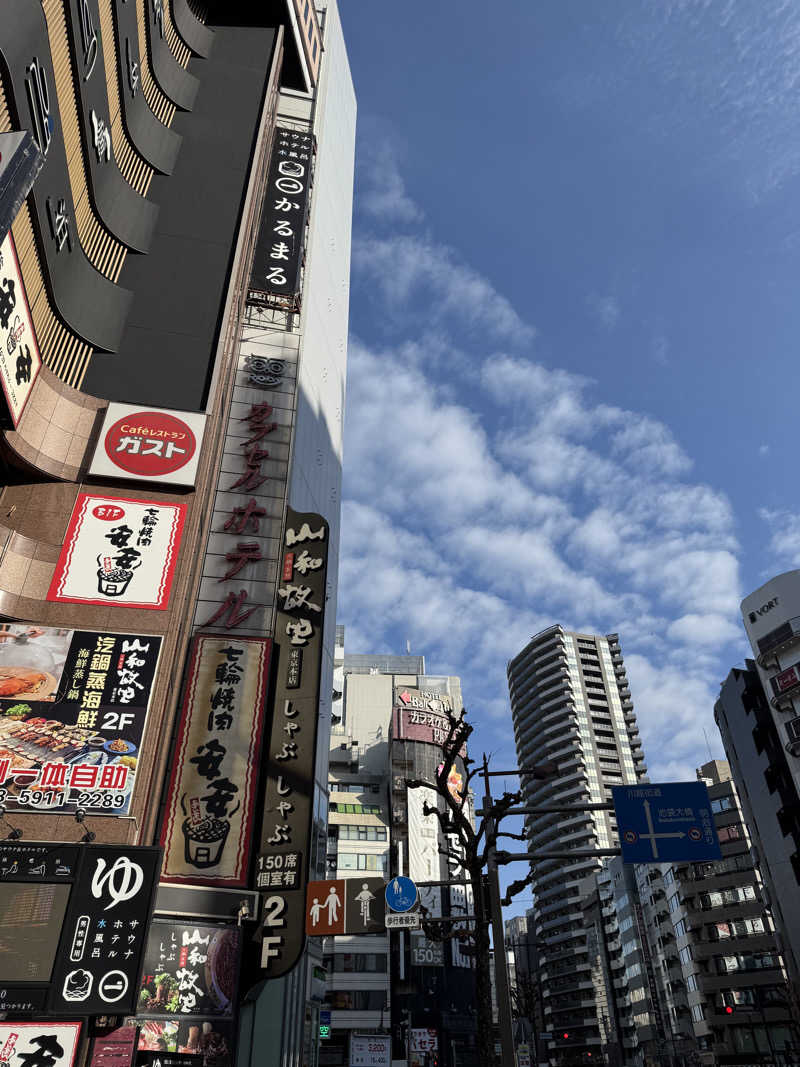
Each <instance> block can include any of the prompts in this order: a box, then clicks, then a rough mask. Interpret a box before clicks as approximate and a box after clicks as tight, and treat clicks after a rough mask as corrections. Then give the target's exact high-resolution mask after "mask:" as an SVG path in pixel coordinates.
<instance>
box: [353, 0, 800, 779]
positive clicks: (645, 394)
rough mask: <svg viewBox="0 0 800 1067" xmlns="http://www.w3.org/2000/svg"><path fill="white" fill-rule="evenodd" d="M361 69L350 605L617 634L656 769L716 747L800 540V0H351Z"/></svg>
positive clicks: (491, 681) (480, 651)
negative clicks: (767, 584) (764, 587)
mask: <svg viewBox="0 0 800 1067" xmlns="http://www.w3.org/2000/svg"><path fill="white" fill-rule="evenodd" d="M340 7H341V12H342V19H343V23H344V28H345V35H346V39H347V43H348V49H349V54H350V62H351V67H352V71H353V77H354V81H355V86H356V92H357V95H358V101H359V140H358V155H357V185H356V198H355V229H354V244H353V277H352V289H351V345H350V355H349V360H350V362H349V384H348V406H347V416H346V419H347V421H346V449H345V486H344V505H343V535H342V536H343V560H342V568H341V573H340V595H339V605H340V609H339V610H340V621H341V622H344V623H345V624H346V626H347V648H348V649H349V651H352V652H356V651H358V652H367V651H376V652H377V651H395V652H401V651H403V650H404V648H405V641H406V639H409V640H410V641H411V646H412V650H413V651H415V652H424V653H425V655H426V659H427V665H428V670H429V672H430V673H452V674H458V675H460V676H461V678H462V682H463V688H464V697H465V703H466V706H467V709H468V710H469V711H470V713H471V715H472V718H473V720H474V721H475V722H476V723H477V725H478V728H477V731H476V738H475V740H476V745H474V746H473V748H475V747H477V748H478V749H479V750H480V749H481V748H486V749H487V750H490V751H492V752H494V753H496V758H497V759H498V760H499V761H500V762H501V763H505V764H508V765H511V764H509V760H511V763H512V764H513V760H514V747H513V734H512V730H511V721H510V715H509V712H508V699H507V690H506V684H505V664H506V661H507V660H508V659H509V658H510V657H511V656H513V655H514V654H515V653H516V652H517V651H519V649H520V648H522V647H523V646H524V644H525V643H526V641H527V640H528V638H529V637H530V635H531V634H533V633H535V632H537V631H538V630H540V629H542V628H543V627H545V626H547V625H550V624H551V623H553V622H561V623H563V624H564V625H565V626H567V627H570V628H573V627H574V628H579V629H585V630H590V631H595V632H600V633H606V632H611V631H615V632H618V633H619V634H620V639H621V643H622V649H623V653H624V655H625V659H626V664H627V667H628V673H629V677H630V681H631V689H632V694H633V699H634V705H635V708H636V712H637V715H638V718H639V722H640V726H641V730H642V738H643V744H644V749H645V754H646V756H647V762H648V764H649V768H650V775H651V778H652V779H653V780H670V779H672V780H678V779H681V778H683V779H686V778H692V777H693V776H694V768H695V767H696V766H697V765H699V763H701V762H702V761H703V760H704V759H707V758H708V750H707V748H706V744H705V740H704V736H703V729H704V728H705V730H706V731H707V733H708V736H709V740H710V743H711V748H712V751H713V753H714V755H715V756H721V755H722V749H721V745H720V743H719V739H718V734H717V731H716V728H715V726H714V722H713V702H714V699H715V695H716V693H717V692H718V689H719V683H720V682H721V681H722V679H723V678H724V677H725V675H726V674H727V671H728V670H729V668H730V667H731V666H733V665H734V664H736V663H741V661H742V660H743V658H744V656H745V655H746V654H747V652H748V647H747V644H746V641H745V637H744V632H743V630H742V627H741V623H740V621H739V613H738V603H739V600H740V599H741V596H742V595H744V593H746V592H749V591H751V590H752V589H754V588H755V587H756V586H757V585H759V584H761V582H762V581H763V580H765V578H766V577H768V576H770V575H771V574H774V573H777V572H779V571H780V570H783V569H786V568H788V567H790V566H795V565H797V563H798V561H799V560H800V514H799V513H800V504H798V492H797V490H796V489H795V487H794V486H793V484H792V483H791V481H790V479H789V478H788V470H789V469H790V468H789V464H788V463H787V459H788V458H789V456H791V454H792V450H793V446H794V433H795V425H796V421H797V420H796V407H797V399H796V395H797V373H796V366H797V349H798V338H799V337H800V300H798V294H797V288H798V279H799V278H800V215H799V214H798V211H797V207H796V205H797V203H798V194H800V128H799V127H798V121H797V115H798V104H799V103H800V12H799V11H798V9H797V7H796V5H793V4H791V3H790V2H788V0H739V2H737V0H635V2H634V0H625V2H623V0H604V2H603V3H602V4H596V3H587V2H586V0H537V2H536V3H521V2H515V3H510V2H503V3H497V4H493V5H491V6H487V5H486V4H483V3H480V4H479V3H477V2H475V0H466V2H464V3H461V4H459V5H457V6H454V5H451V4H438V3H430V2H429V0H427V2H420V0H412V2H409V3H405V4H393V5H390V4H383V3H367V4H365V3H363V2H362V0H340Z"/></svg>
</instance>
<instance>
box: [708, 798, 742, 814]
mask: <svg viewBox="0 0 800 1067" xmlns="http://www.w3.org/2000/svg"><path fill="white" fill-rule="evenodd" d="M711 810H712V811H713V812H714V814H715V815H719V814H720V812H723V811H735V810H736V804H735V802H734V799H733V797H731V796H728V797H717V798H716V800H712V801H711Z"/></svg>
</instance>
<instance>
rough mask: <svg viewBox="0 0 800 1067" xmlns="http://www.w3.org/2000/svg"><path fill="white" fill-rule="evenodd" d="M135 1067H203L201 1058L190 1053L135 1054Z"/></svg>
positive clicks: (197, 1054)
mask: <svg viewBox="0 0 800 1067" xmlns="http://www.w3.org/2000/svg"><path fill="white" fill-rule="evenodd" d="M136 1067H203V1057H202V1056H201V1055H199V1053H196V1054H192V1053H190V1052H137V1053H136Z"/></svg>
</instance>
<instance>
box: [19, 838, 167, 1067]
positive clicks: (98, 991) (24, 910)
mask: <svg viewBox="0 0 800 1067" xmlns="http://www.w3.org/2000/svg"><path fill="white" fill-rule="evenodd" d="M0 864H1V866H0V900H2V908H0V941H2V943H3V952H2V953H1V954H0V984H1V985H2V986H3V987H4V989H5V993H6V995H7V996H8V994H9V993H12V994H13V993H14V992H15V991H17V992H19V991H22V990H24V991H25V992H26V994H28V995H31V994H33V993H36V992H38V993H39V994H40V997H41V995H42V994H43V997H42V999H43V1001H44V1003H45V1012H44V1014H54V1015H65V1014H68V1013H69V1012H76V1013H80V1014H81V1015H100V1014H105V1015H109V1014H114V1015H116V1014H120V1015H123V1014H127V1013H130V1012H132V1011H134V1010H135V1007H136V1002H137V997H138V989H137V981H138V977H139V973H140V971H141V966H142V958H143V954H144V948H145V944H146V941H147V932H148V929H149V926H150V919H151V916H152V911H153V904H154V900H155V891H156V887H157V885H158V876H159V871H160V868H161V849H159V848H153V847H150V846H136V845H64V844H60V843H55V844H53V843H47V844H44V843H37V844H31V845H28V844H26V843H24V842H18V843H14V844H13V845H12V844H4V845H3V846H2V848H0ZM32 916H35V921H34V920H33V919H32ZM3 1058H5V1057H3Z"/></svg>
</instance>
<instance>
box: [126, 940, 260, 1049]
mask: <svg viewBox="0 0 800 1067" xmlns="http://www.w3.org/2000/svg"><path fill="white" fill-rule="evenodd" d="M241 953H242V932H241V929H240V928H239V927H238V926H222V925H210V924H209V925H197V924H195V923H188V922H168V921H161V920H160V919H157V920H156V921H155V922H154V923H153V925H152V927H151V929H150V937H149V939H148V943H147V952H146V954H145V961H144V972H143V974H142V981H141V986H140V990H139V1007H138V1011H137V1018H136V1022H137V1025H138V1026H139V1046H138V1047H139V1054H138V1055H137V1058H136V1061H137V1063H145V1062H147V1054H148V1053H149V1054H150V1055H151V1056H153V1055H155V1054H157V1053H162V1054H163V1053H164V1052H165V1051H166V1052H167V1053H170V1052H172V1053H177V1056H173V1057H172V1059H173V1060H176V1059H177V1060H179V1061H180V1064H181V1065H183V1067H187V1065H191V1064H192V1063H197V1062H202V1063H203V1064H204V1065H205V1067H231V1065H232V1063H233V1051H234V1048H235V1044H236V1035H235V1027H236V1022H235V1019H236V1011H237V1004H238V1000H237V986H238V982H239V967H240V960H241ZM192 1057H202V1061H198V1060H195V1059H193V1058H192ZM151 1062H152V1061H151ZM163 1062H164V1061H162V1067H163Z"/></svg>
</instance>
